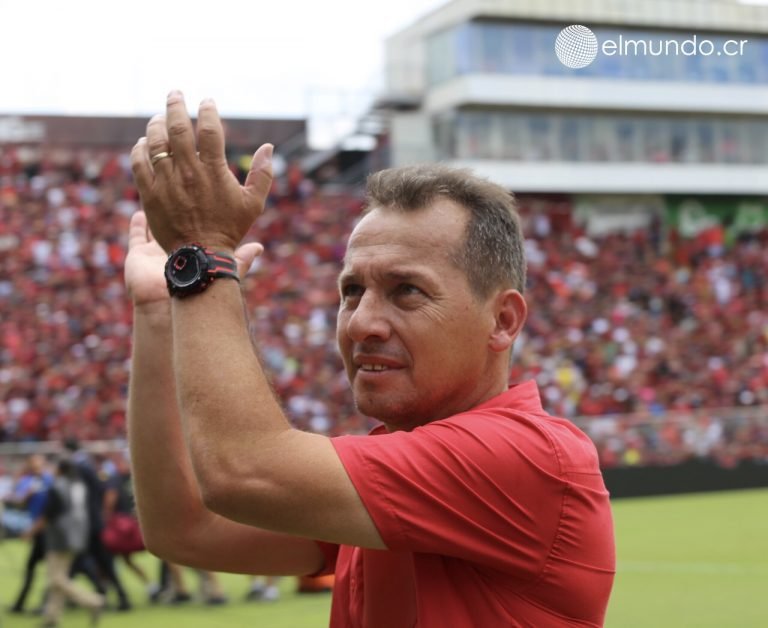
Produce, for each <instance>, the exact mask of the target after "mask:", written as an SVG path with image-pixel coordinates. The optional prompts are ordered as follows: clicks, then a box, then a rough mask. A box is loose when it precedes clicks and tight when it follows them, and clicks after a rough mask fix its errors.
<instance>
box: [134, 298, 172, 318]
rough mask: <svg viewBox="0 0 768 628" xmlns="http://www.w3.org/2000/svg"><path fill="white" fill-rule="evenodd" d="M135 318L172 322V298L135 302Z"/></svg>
mask: <svg viewBox="0 0 768 628" xmlns="http://www.w3.org/2000/svg"><path fill="white" fill-rule="evenodd" d="M133 314H134V318H144V319H146V320H148V321H150V322H157V323H165V322H167V323H168V324H170V322H171V299H170V298H169V297H166V298H164V299H158V300H157V301H148V302H146V303H134V304H133Z"/></svg>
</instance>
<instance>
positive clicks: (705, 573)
mask: <svg viewBox="0 0 768 628" xmlns="http://www.w3.org/2000/svg"><path fill="white" fill-rule="evenodd" d="M614 516H615V519H616V534H617V545H618V558H619V560H618V574H617V578H616V585H615V587H614V592H613V596H612V598H611V604H610V607H609V611H608V620H607V623H606V625H607V626H609V627H611V628H632V627H638V628H639V627H643V628H649V627H652V628H665V627H669V628H686V627H696V628H707V627H710V626H711V627H713V628H715V627H717V628H751V627H755V628H757V627H760V628H762V627H763V626H768V490H751V491H735V492H729V493H708V494H700V495H685V496H674V497H661V498H659V497H656V498H638V499H626V500H619V501H616V502H615V503H614ZM25 550H26V548H25V547H24V546H23V545H22V544H20V543H19V542H16V541H6V542H3V543H2V544H0V604H2V607H3V611H2V613H3V614H2V615H0V626H1V627H2V628H15V627H18V628H26V627H30V628H31V627H33V626H37V625H38V624H39V619H38V618H36V617H34V616H31V615H29V616H24V617H19V616H17V615H8V614H7V612H6V611H5V609H6V608H7V606H8V604H9V603H10V601H11V598H12V597H13V596H14V595H15V593H16V588H17V586H18V579H19V571H20V569H21V566H22V561H23V556H24V552H25ZM154 560H155V559H153V558H152V557H150V556H147V555H145V556H144V557H143V561H144V564H145V565H146V566H147V567H149V568H150V569H151V570H152V573H155V562H154ZM186 579H187V581H188V585H189V587H190V589H191V590H194V588H195V587H196V585H197V578H196V576H195V575H194V574H193V573H191V572H190V573H188V574H186ZM42 580H43V573H42V570H41V572H40V574H39V576H38V583H37V587H36V590H35V591H34V592H33V593H32V597H31V600H32V602H34V603H36V602H37V600H38V599H39V586H40V585H42ZM123 580H124V582H125V584H126V585H128V586H129V587H130V588H131V593H132V597H133V599H134V601H135V602H136V607H137V608H136V610H134V611H132V612H130V613H114V612H112V613H108V614H107V615H106V616H105V617H104V620H103V622H102V626H105V627H106V628H112V627H114V628H175V627H182V628H187V627H189V628H203V627H205V628H208V627H219V626H222V627H233V628H235V627H237V628H240V627H242V628H258V627H263V628H314V627H319V626H326V625H327V621H328V609H329V606H330V598H329V596H328V595H323V594H320V595H296V594H295V593H294V588H295V580H294V579H292V578H285V579H283V582H282V589H283V599H282V600H280V601H279V602H276V603H264V602H246V601H244V599H243V596H244V594H245V592H246V589H247V579H246V577H245V576H232V575H225V576H223V583H224V587H225V589H226V591H227V593H228V595H229V597H230V603H229V604H228V605H227V606H223V607H212V608H211V607H206V606H205V605H203V604H201V603H199V602H194V603H192V604H189V605H185V606H182V607H168V606H150V605H148V604H147V603H146V596H145V595H144V593H143V591H142V590H141V586H140V585H139V583H138V580H136V578H135V577H134V576H133V574H131V573H125V572H123ZM62 626H63V628H84V627H85V626H87V621H86V615H85V613H83V612H82V611H78V610H74V611H68V612H67V614H66V615H65V617H64V621H63V622H62ZM393 628H395V627H393ZM481 628H486V627H481ZM488 628H496V627H488Z"/></svg>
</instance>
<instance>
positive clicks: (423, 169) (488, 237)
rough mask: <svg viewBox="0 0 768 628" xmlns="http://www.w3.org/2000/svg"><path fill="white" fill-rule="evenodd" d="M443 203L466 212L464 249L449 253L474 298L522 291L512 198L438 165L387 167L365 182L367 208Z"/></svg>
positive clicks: (521, 265)
mask: <svg viewBox="0 0 768 628" xmlns="http://www.w3.org/2000/svg"><path fill="white" fill-rule="evenodd" d="M438 198H446V199H448V200H451V201H453V202H454V203H456V204H458V205H461V206H462V207H465V208H466V209H467V210H468V211H469V212H470V218H469V222H468V223H467V227H466V231H465V238H464V245H463V247H462V248H461V249H460V250H458V251H455V252H454V253H452V258H453V260H454V261H455V262H456V264H457V266H458V267H459V268H461V269H462V270H463V271H464V272H465V273H466V275H467V279H468V280H469V285H470V287H471V288H472V291H473V292H474V293H475V295H476V296H478V297H480V298H487V297H488V296H490V294H491V292H492V291H493V290H495V289H498V288H506V287H511V288H514V289H515V290H518V291H519V292H521V293H522V292H523V291H524V289H525V253H524V250H523V233H522V228H521V226H520V217H519V216H518V213H517V205H516V203H515V198H514V196H513V195H512V193H511V192H509V191H508V190H506V189H505V188H503V187H502V186H500V185H497V184H495V183H491V182H490V181H488V180H486V179H482V178H480V177H478V176H476V175H475V174H474V173H472V171H471V170H469V169H459V168H451V167H448V166H445V165H441V164H422V165H416V166H406V167H402V168H389V169H387V170H381V171H379V172H375V173H373V174H371V175H370V176H369V177H368V181H367V186H366V201H367V207H368V209H373V208H383V209H399V210H403V211H413V210H418V209H422V208H425V207H427V206H428V205H430V204H431V203H432V202H434V201H435V200H436V199H438Z"/></svg>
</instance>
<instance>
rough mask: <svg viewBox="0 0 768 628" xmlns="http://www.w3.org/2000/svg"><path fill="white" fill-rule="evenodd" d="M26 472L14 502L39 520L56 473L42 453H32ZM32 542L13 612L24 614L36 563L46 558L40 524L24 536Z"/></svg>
mask: <svg viewBox="0 0 768 628" xmlns="http://www.w3.org/2000/svg"><path fill="white" fill-rule="evenodd" d="M26 467H27V470H26V473H25V474H24V475H23V476H22V477H21V478H20V479H19V482H18V484H17V485H16V488H15V490H14V503H15V504H16V505H17V506H19V507H22V508H24V509H26V510H27V512H28V513H29V516H30V521H32V522H33V524H34V522H35V521H37V520H39V519H40V518H41V517H42V515H43V511H44V509H45V501H46V495H47V493H48V489H49V488H50V486H51V484H52V482H53V476H51V474H50V473H49V472H48V471H47V470H46V461H45V458H44V457H43V456H41V455H40V454H32V455H31V456H30V457H29V458H28V459H27V464H26ZM24 536H25V538H27V539H29V541H30V548H29V554H28V556H27V562H26V565H25V568H24V581H23V583H22V586H21V590H20V591H19V594H18V596H17V597H16V601H15V602H14V603H13V606H11V612H12V613H23V612H24V605H25V604H26V600H27V596H28V595H29V591H30V590H31V588H32V584H33V583H34V579H35V569H36V567H37V564H38V563H39V562H41V561H42V560H43V559H44V558H45V532H44V531H43V529H42V528H41V527H39V526H33V528H32V529H30V530H28V531H27V532H26V534H25V535H24Z"/></svg>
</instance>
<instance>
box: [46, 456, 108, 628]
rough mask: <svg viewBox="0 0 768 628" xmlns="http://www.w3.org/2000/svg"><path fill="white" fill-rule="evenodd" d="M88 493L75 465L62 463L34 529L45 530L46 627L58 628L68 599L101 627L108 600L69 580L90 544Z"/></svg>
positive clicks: (65, 461)
mask: <svg viewBox="0 0 768 628" xmlns="http://www.w3.org/2000/svg"><path fill="white" fill-rule="evenodd" d="M87 499H88V489H87V487H86V485H85V483H84V482H83V481H82V479H81V478H80V476H79V474H78V472H77V468H76V467H75V465H74V464H73V463H72V462H71V461H69V460H66V459H62V460H60V461H59V464H58V468H57V473H56V478H55V479H54V481H53V485H52V486H51V487H50V488H49V489H48V495H47V498H46V502H45V510H44V512H43V515H42V516H41V517H40V518H39V519H38V520H37V521H36V522H35V524H34V525H33V529H34V531H35V532H36V531H38V530H40V529H44V530H45V546H46V554H45V561H46V563H47V567H48V600H47V602H46V604H45V610H44V618H45V620H44V622H43V626H49V627H53V626H57V625H58V622H59V619H60V618H61V613H62V611H63V610H64V602H65V600H66V599H69V600H71V601H72V602H76V603H77V604H80V605H81V606H84V607H86V608H88V609H89V610H90V613H91V625H92V626H95V625H97V624H98V621H99V616H100V614H101V611H102V610H103V608H104V597H103V596H101V595H99V594H98V593H93V592H91V591H87V590H85V589H81V588H80V587H79V586H78V585H77V584H76V583H75V582H73V581H72V580H71V579H70V577H69V568H70V566H71V565H72V561H73V559H74V557H75V556H76V555H77V554H78V553H80V552H82V551H83V550H84V549H85V547H86V545H87V544H88V506H87Z"/></svg>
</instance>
